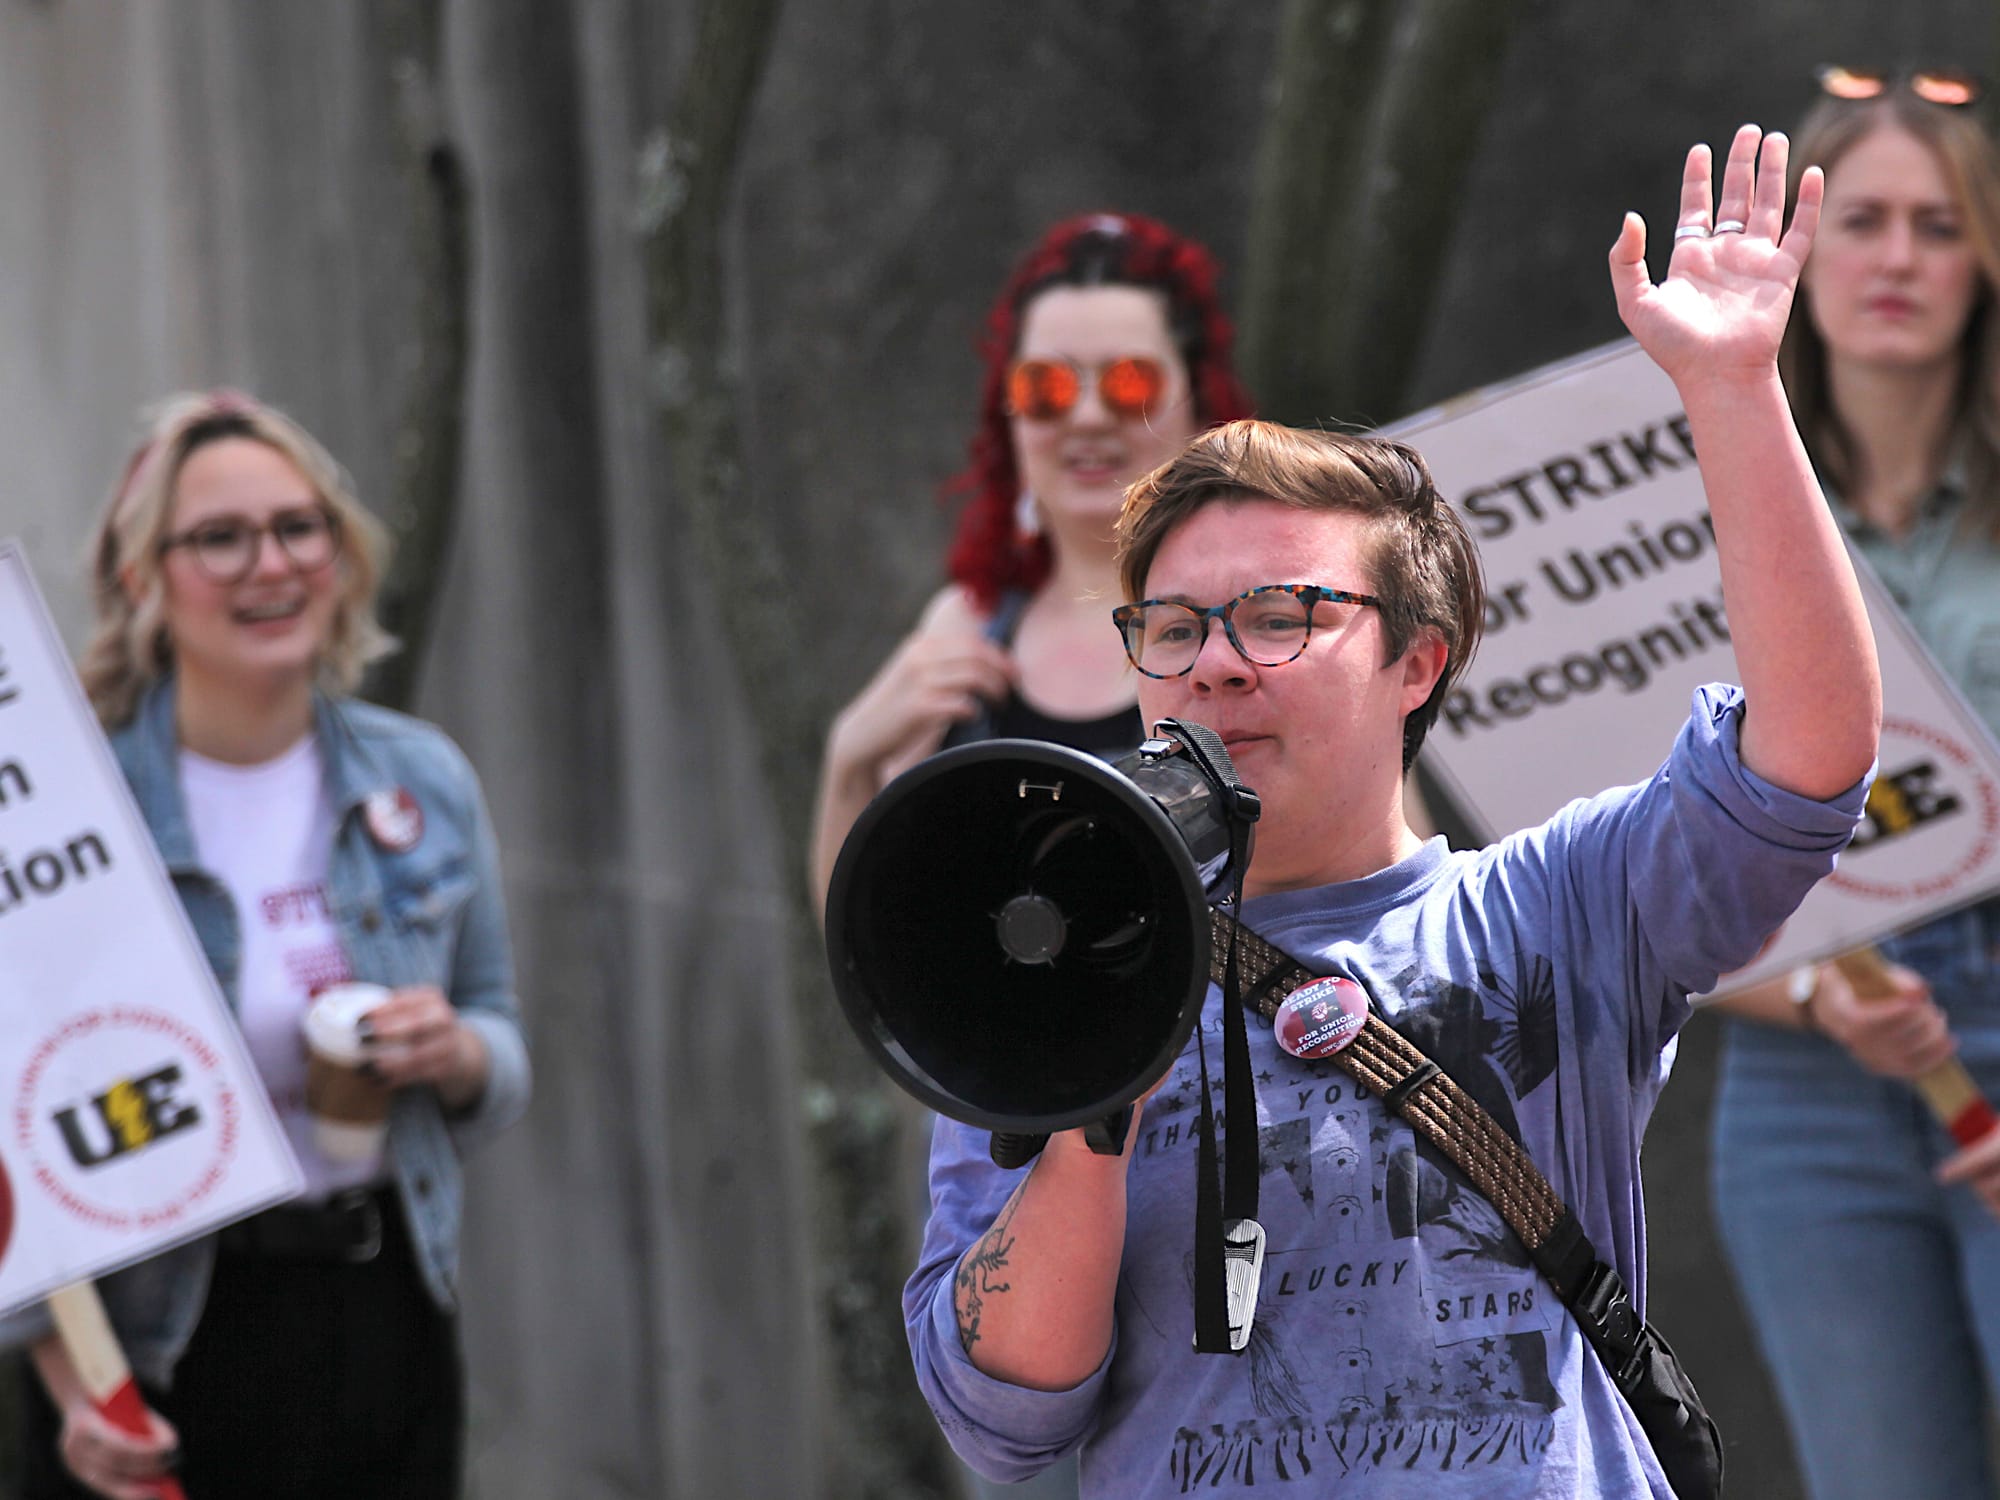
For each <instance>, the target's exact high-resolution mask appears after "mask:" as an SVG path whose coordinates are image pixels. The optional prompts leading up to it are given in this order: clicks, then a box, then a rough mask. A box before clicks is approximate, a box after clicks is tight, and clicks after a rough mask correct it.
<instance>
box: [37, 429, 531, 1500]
mask: <svg viewBox="0 0 2000 1500" xmlns="http://www.w3.org/2000/svg"><path fill="white" fill-rule="evenodd" d="M382 541H383V539H382V535H381V532H380V528H379V527H378V526H377V524H376V523H375V522H374V521H373V520H372V519H371V518H370V517H369V515H368V514H367V512H366V511H364V510H363V509H362V508H361V506H360V505H359V504H358V503H357V502H356V500H355V499H354V497H353V496H352V494H351V493H350V492H349V489H348V485H347V482H346V479H345V477H344V476H343V475H342V473H341V471H340V469H339V468H338V466H337V465H336V464H335V463H334V462H333V460H332V459H331V458H330V457H329V456H328V455H327V453H326V452H325V450H324V449H322V448H321V447H320V445H319V444H318V443H317V442H315V441H314V440H313V439H312V438H311V437H310V436H309V435H308V434H307V433H306V432H304V431H303V430H302V429H301V428H300V427H299V426H298V425H297V424H296V423H294V422H292V421H291V420H290V419H289V418H287V417H285V416H284V415H282V414H281V413H279V412H276V411H273V410H272V409H270V408H269V407H266V406H263V405H261V404H260V403H258V402H256V401H254V400H251V399H250V398H248V397H245V396H242V395H238V394H235V393H231V392H219V393H213V394H209V395H199V396H182V397H177V398H174V399H172V400H169V401H167V402H166V403H165V404H164V405H162V406H161V407H160V408H159V409H158V411H157V412H156V413H155V414H154V415H153V418H152V421H151V424H150V430H149V432H148V434H147V436H146V438H145V440H144V441H143V442H142V443H141V444H140V446H139V448H138V451H137V452H136V453H135V454H134V455H133V457H132V460H131V462H130V463H129V464H128V466H127V468H126V471H125V474H124V477H123V479H122V480H121V482H120V484H119V485H118V487H117V489H116V491H115V492H114V494H113V495H112V497H111V501H110V504H109V506H108V508H107V509H106V511H105V514H104V516H103V519H102V521H101V523H100V525H99V528H98V531H97V537H96V541H95V544H94V551H93V578H92V583H93V586H94V593H95V602H96V611H97V623H96V628H95V631H94V633H93V635H92V637H91V640H90V643H89V647H88V649H87V652H86V655H85V660H84V663H83V667H82V675H83V679H84V684H85V687H86V689H87V690H88V692H89V695H90V698H91V702H92V704H93V706H94V707H95V708H96V710H97V712H98V715H99V717H100V718H101V720H102V721H103V724H104V727H105V728H106V730H107V731H108V732H109V733H110V735H111V742H112V745H113V748H114V749H115V750H116V752H117V755H118V759H119V763H120V765H121V767H122V768H123V770H124V772H125V775H126V779H127V780H128V782H129V783H130V785H131V789H132V792H133V794H134V796H135V798H136V800H137V801H138V804H139V807H140V810H141V812H142V813H143V814H144V816H145V818H146V822H147V825H148V827H149V828H150V830H151V832H152V835H153V838H154V840H155V842H156V843H157V844H158V846H159V849H160V853H161V855H162V857H163V859H164V861H165V863H166V866H167V869H168V871H169V872H170V874H171V875H172V877H173V881H174V885H175V888H176V890H177V891H178V893H179V895H180V897H181V900H182V903H183V904H184V906H185V907H186V909H187V914H188V917H189V920H190V923H191V925H192V927H193V929H194V932H195V934H196V936H197V937H198V938H199V940H200V942H201V945H202V948H203V951H204V952H205V954H206V955H207V958H208V960H209V963H210V965H211V966H212V967H213V968H214V970H215V973H216V977H217V979H218V981H219V982H220V984H221V986H222V989H223V992H224V994H225V995H226V997H227V998H228V1000H229V1002H230V1004H231V1006H232V1008H233V1010H234V1012H235V1015H236V1018H237V1021H238V1023H239V1024H240V1026H241V1028H242V1030H243V1033H244V1036H245V1038H246V1040H247V1041H248V1043H249V1047H250V1051H251V1053H252V1055H253V1056H254V1058H255V1059H256V1062H257V1066H258V1070H259V1072H260V1074H261V1075H262V1078H263V1081H264V1083H265V1085H266V1087H267V1088H268V1090H269V1091H270V1094H271V1097H272V1100H273V1103H274V1104H275V1105H276V1107H277V1111H278V1114H279V1117H280V1119H281V1120H282V1121H283V1122H284V1124H285V1127H286V1129H287V1131H288V1133H289V1134H290V1136H291V1139H292V1143H293V1146H294V1148H295V1150H296V1151H297V1153H298V1156H299V1159H300V1163H301V1165H302V1167H303V1168H304V1171H305V1176H306V1181H307V1191H306V1194H305V1196H304V1197H303V1198H302V1199H301V1200H299V1201H298V1202H295V1203H292V1204H287V1205H285V1206H282V1207H279V1208H275V1209H271V1210H269V1211H267V1212H265V1213H262V1214H259V1215H257V1216H255V1217H253V1218H251V1219H248V1220H245V1221H243V1222H242V1223H240V1224H236V1225H232V1226H230V1227H229V1228H227V1229H224V1230H223V1231H221V1232H220V1233H219V1234H215V1235H211V1236H208V1237H206V1238H203V1239H200V1240H197V1241H195V1242H194V1243H192V1244H188V1245H183V1246H181V1247H179V1248H177V1249H175V1250H172V1251H169V1252H167V1253H165V1254H163V1255H160V1256H157V1257H155V1258H154V1259H152V1260H149V1261H146V1262H143V1263H141V1264H139V1265H137V1266H133V1267H131V1268H130V1269H128V1270H125V1271H122V1272H119V1273H117V1274H115V1275H113V1276H110V1277H108V1278H106V1279H105V1280H104V1281H103V1282H102V1283H101V1284H100V1285H101V1290H102V1292H103V1296H104V1301H105V1303H106V1306H107V1308H108V1309H109V1312H110V1314H111V1318H112V1322H113V1326H114V1328H115V1329H116V1331H117V1333H118V1335H119V1338H120V1340H121V1341H122V1343H123V1344H124V1347H125V1350H126V1353H127V1355H128V1356H129V1357H130V1359H131V1362H132V1365H133V1369H134V1372H135V1373H136V1374H137V1376H138V1378H139V1382H140V1387H141V1390H142V1393H143V1394H144V1396H145V1399H146V1401H147V1404H148V1406H149V1407H150V1409H151V1416H152V1431H151V1432H150V1434H149V1435H147V1436H145V1437H132V1436H129V1435H127V1434H125V1433H123V1432H122V1431H120V1430H119V1429H117V1428H115V1427H113V1426H112V1425H111V1424H110V1423H108V1422H107V1421H105V1420H104V1418H102V1417H101V1416H99V1415H98V1414H97V1413H96V1412H95V1410H94V1409H93V1408H92V1406H91V1403H90V1401H89V1400H88V1398H87V1397H86V1396H85V1395H84V1393H83V1391H82V1389H81V1387H80V1384H79V1382H78V1379H77V1375H76V1372H75V1370H74V1369H73V1368H72V1367H71V1365H70V1362H69V1359H68V1357H67V1355H66V1354H65V1352H64V1350H63V1347H62V1345H61V1343H60V1341H59V1340H58V1339H56V1338H55V1337H54V1336H52V1334H51V1333H50V1329H49V1322H48V1319H47V1317H46V1315H45V1314H44V1312H43V1310H42V1309H41V1308H31V1309H28V1310H27V1311H26V1312H24V1313H22V1314H18V1315H16V1316H14V1317H13V1318H10V1319H9V1320H7V1322H6V1324H5V1325H4V1327H0V1334H4V1335H5V1336H6V1337H8V1338H9V1340H10V1341H12V1342H17V1343H26V1344H28V1345H29V1346H30V1350H31V1354H32V1361H33V1365H34V1368H35V1371H36V1373H37V1375H38V1376H39V1380H38V1381H29V1382H27V1384H28V1386H29V1390H28V1393H27V1394H28V1407H29V1411H28V1413H27V1419H26V1433H25V1442H24V1444H23V1448H24V1452H23V1455H22V1463H23V1466H24V1470H25V1473H24V1478H23V1484H22V1487H21V1489H20V1492H19V1493H20V1494H21V1495H22V1496H23V1497H26V1500H40V1497H55V1496H80V1495H104V1496H112V1497H124V1496H144V1495H150V1494H151V1493H153V1488H152V1484H151V1482H150V1481H151V1480H153V1479H155V1478H157V1477H158V1476H159V1475H160V1474H161V1473H162V1472H164V1471H165V1470H167V1469H168V1468H170V1467H172V1468H177V1469H178V1472H179V1473H180V1475H181V1476H182V1478H183V1479H184V1481H185V1483H186V1487H187V1490H188V1492H189V1493H191V1494H193V1495H196V1496H200V1495H252V1494H255V1495H285V1496H288V1497H312V1496H327V1497H333V1496H340V1497H343V1500H346V1497H352V1496H356V1495H368V1496H371V1497H391V1496H407V1497H412V1500H416V1497H434V1500H448V1497H455V1496H456V1495H457V1494H458V1493H459V1488H460V1479H459V1475H460V1469H461V1456H460V1450H461V1447H462V1438H463V1428H464V1400H463V1393H462V1373H461V1369H460V1362H459V1348H458V1331H457V1319H456V1312H455V1301H454V1296H455V1293H454V1277H455V1273H456V1267H457V1259H458V1232H459V1203H460V1193H461V1182H460V1169H459V1158H460V1154H461V1153H462V1152H463V1151H464V1150H465V1149H466V1148H467V1147H469V1146H471V1145H473V1144H475V1143H477V1142H478V1141H480V1140H482V1139H484V1138H485V1137H487V1136H489V1135H491V1134H492V1133H494V1132H495V1131H497V1130H499V1129H500V1128H501V1127H503V1126H505V1125H507V1124H508V1123H509V1122H511V1121H512V1120H514V1119H515V1118H517V1117H518V1116H519V1115H520V1113H521V1112H522V1110H523V1109H524V1108H525V1107H526V1104H527V1099H528V1091H529V1067H528V1057H527V1051H526V1048H525V1046H524V1044H523V1038H522V1032H521V1026H520V1019H519V1012H518V1009H517V1006H516V1003H515V998H514V993H513V978H512V968H511V960H510V957H509V951H508V941H507V928H506V918H505V913H504V911H503V909H502V902H501V890H500V874H499V868H498V863H497V857H496V853H495V849H494V842H493V834H492V830H491V828H490V826H489V824H488V821H487V816H486V811H485V807H484V805H483V802H482V800H481V796H480V791H479V785H478V782H477V780H476V779H475V777H474V776H473V773H472V770H471V768H470V767H469V766H468V765H467V764H466V761H465V758H464V757H463V756H462V755H461V754H460V753H459V751H458V750H457V748H456V747H455V746H453V745H452V744H451V743H450V742H449V741H448V740H447V739H446V738H445V737H444V736H443V735H442V734H441V733H439V732H438V731H437V730H436V729H435V728H433V727H431V726H430V725H427V724H423V723H420V722H418V721H416V720H414V719H410V718H407V717H405V716H403V715H400V714H396V713H391V712H389V711H387V710H385V709H381V708H376V707H373V706H370V705H368V704H364V703H361V702H359V701H357V700H356V699H354V698H353V697H352V696H351V694H352V693H353V691H354V689H355V687H356V685H357V683H358V681H359V678H360V674H361V671H362V669H363V667H364V666H365V665H366V664H367V662H369V661H370V660H371V659H373V658H375V657H377V656H380V655H381V654H383V652H384V651H385V650H386V649H388V647H389V644H390V643H389V642H388V641H387V639H386V638H385V637H384V635H383V634H382V632H381V630H380V628H379V627H378V626H377V624H376V622H375V617H374V604H375V591H376V585H377V581H378V578H379V576H380V566H381V553H382ZM114 937H115V935H112V934H107V940H110V939H112V938H114ZM349 981H365V982H371V983H373V984H377V985H380V986H382V987H383V991H384V992H385V993H386V998H385V999H384V1000H383V1001H382V1003H380V1004H379V1006H378V1007H377V1008H375V1009H374V1010H372V1011H370V1012H369V1013H368V1015H367V1017H366V1022H365V1028H366V1031H367V1033H368V1039H367V1041H366V1043H365V1055H366V1058H367V1061H366V1062H365V1063H364V1064H363V1072H364V1073H365V1074H367V1075H368V1076H369V1078H370V1080H371V1082H372V1084H373V1086H374V1087H375V1088H377V1089H379V1090H380V1091H381V1092H382V1094H383V1095H385V1096H386V1097H385V1098H384V1099H383V1100H382V1104H383V1105H384V1106H385V1107H386V1108H387V1111H388V1129H387V1133H386V1139H385V1140H384V1141H381V1142H379V1143H374V1144H372V1146H370V1147H368V1148H366V1149H359V1150H336V1149H334V1148H333V1146H331V1145H329V1144H327V1142H326V1138H324V1137H322V1136H320V1135H316V1134H315V1132H314V1131H313V1129H312V1125H311V1121H310V1119H309V1117H308V1116H307V1114H306V1110H305V1099H304V1094H305V1073H306V1059H305V1048H304V1044H303V1032H302V1023H303V1019H304V1016H305V1012H306V1009H307V1006H308V1005H309V1004H310V1002H311V1001H312V999H313V997H314V996H315V995H316V994H318V993H320V992H322V991H324V990H326V989H328V988H330V987H332V986H334V985H338V984H343V983H346V982H349Z"/></svg>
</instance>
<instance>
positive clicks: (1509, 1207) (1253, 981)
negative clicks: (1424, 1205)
mask: <svg viewBox="0 0 2000 1500" xmlns="http://www.w3.org/2000/svg"><path fill="white" fill-rule="evenodd" d="M1209 918H1210V932H1211V941H1210V943H1209V977H1210V978H1211V979H1213V980H1214V981H1215V982H1216V983H1217V984H1221V983H1222V976H1223V967H1224V964H1225V962H1226V959H1227V955H1228V951H1229V930H1230V928H1231V927H1234V928H1235V929H1236V969H1237V977H1238V980H1239V981H1240V983H1241V985H1242V990H1243V1003H1244V1004H1246V1005H1249V1006H1251V1007H1253V1008H1254V1009H1255V1010H1256V1012H1257V1013H1258V1014H1259V1015H1260V1016H1262V1017H1263V1018H1264V1019H1265V1020H1267V1021H1269V1020H1272V1019H1274V1018H1275V1017H1276V1016H1277V1013H1278V1007H1279V1006H1280V1005H1282V1004H1283V1003H1284V1001H1285V998H1286V997H1287V996H1289V995H1290V994H1291V993H1292V991H1293V990H1296V989H1297V988H1298V987H1299V986H1300V985H1303V984H1308V983H1310V982H1311V981H1312V980H1313V979H1314V978H1315V977H1317V976H1315V975H1314V974H1312V973H1311V972H1310V971H1309V970H1307V969H1306V968H1305V966H1304V965H1302V964H1300V963H1299V962H1298V961H1297V960H1295V959H1294V958H1292V957H1291V956H1290V955H1289V954H1287V953H1283V952H1281V951H1280V950H1278V949H1277V948H1274V947H1272V946H1271V945H1270V944H1269V943H1267V942H1265V941H1264V940H1263V939H1262V938H1260V937H1258V936H1257V934H1256V933H1254V932H1252V931H1251V930H1250V929H1249V928H1247V927H1245V926H1243V925H1242V924H1240V923H1238V922H1236V921H1235V920H1234V919H1232V918H1231V917H1230V916H1229V914H1228V913H1227V912H1223V911H1219V910H1216V909H1214V908H1210V911H1209ZM1329 1060H1330V1061H1331V1062H1332V1063H1333V1064H1334V1066H1335V1067H1338V1068H1340V1069H1342V1070H1343V1071H1345V1072H1346V1073H1348V1074H1350V1075H1351V1076H1352V1077H1353V1078H1354V1079H1356V1080H1357V1081H1358V1082H1360V1083H1362V1084H1365V1085H1366V1086H1367V1087H1368V1088H1369V1089H1370V1090H1372V1091H1373V1092H1374V1093H1376V1094H1377V1095H1379V1096H1380V1097H1381V1098H1382V1101H1383V1103H1384V1104H1385V1105H1387V1107H1388V1108H1389V1109H1390V1110H1392V1111H1393V1112H1395V1113H1397V1114H1400V1115H1401V1116H1403V1118H1404V1119H1406V1120H1408V1121H1409V1122H1410V1125H1411V1127H1412V1128H1413V1129H1415V1130H1418V1131H1421V1132H1422V1134H1423V1136H1424V1138H1425V1139H1426V1140H1428V1141H1429V1142H1431V1144H1432V1145H1434V1146H1436V1147H1437V1148H1438V1149H1439V1150H1440V1151H1442V1152H1444V1154H1445V1155H1446V1156H1448V1157H1450V1158H1451V1159H1452V1160H1453V1161H1454V1162H1456V1163H1457V1164H1458V1166H1459V1169H1460V1170H1461V1171H1463V1172H1464V1173H1465V1175H1466V1176H1467V1177H1469V1178H1470V1179H1471V1180H1472V1185H1473V1186H1474V1187H1476V1188H1478V1189H1479V1191H1480V1192H1481V1193H1483V1194H1485V1195H1486V1197H1487V1199H1488V1200H1489V1201H1490V1202H1491V1203H1492V1204H1493V1206H1494V1207H1495V1208H1497V1209H1499V1210H1500V1214H1501V1216H1502V1217H1503V1218H1505V1219H1506V1221H1507V1223H1508V1224H1509V1225H1510V1226H1511V1227H1512V1228H1513V1230H1514V1232H1515V1233H1516V1234H1517V1235H1519V1236H1520V1237H1521V1243H1522V1244H1524V1245H1526V1246H1527V1248H1528V1250H1529V1252H1530V1253H1531V1254H1532V1253H1534V1252H1537V1251H1540V1250H1542V1249H1543V1248H1544V1247H1545V1246H1548V1247H1549V1248H1551V1249H1553V1248H1554V1246H1552V1245H1551V1244H1550V1241H1551V1237H1552V1236H1554V1237H1556V1238H1561V1236H1559V1235H1557V1233H1556V1232H1557V1230H1558V1227H1559V1226H1560V1225H1562V1224H1563V1223H1564V1221H1566V1220H1567V1221H1568V1223H1570V1224H1574V1223H1575V1220H1574V1219H1573V1218H1571V1216H1570V1214H1569V1211H1568V1210H1567V1209H1566V1208H1565V1207H1564V1205H1563V1201H1562V1199H1561V1198H1560V1197H1558V1196H1557V1194H1556V1190H1555V1189H1554V1188H1553V1187H1551V1186H1550V1185H1549V1181H1548V1179H1547V1178H1546V1177H1544V1176H1543V1175H1542V1174H1541V1171H1540V1169H1538V1168H1537V1167H1536V1166H1535V1164H1534V1162H1533V1161H1531V1160H1530V1159H1529V1157H1528V1153H1527V1152H1525V1151H1523V1150H1522V1149H1521V1146H1520V1144H1519V1143H1518V1142H1517V1141H1515V1139H1514V1138H1513V1137H1512V1136H1510V1135H1509V1134H1507V1132H1506V1131H1505V1130H1504V1129H1502V1128H1501V1126H1500V1124H1499V1122H1498V1121H1497V1120H1495V1119H1494V1118H1493V1116H1491V1115H1490V1114H1488V1113H1487V1112H1486V1111H1485V1110H1484V1109H1483V1108H1481V1107H1480V1104H1479V1102H1478V1101H1477V1100H1475V1099H1474V1098H1473V1097H1472V1096H1471V1095H1470V1094H1468V1093H1466V1092H1465V1090H1464V1089H1462V1088H1460V1087H1459V1086H1458V1084H1457V1083H1456V1082H1455V1081H1453V1079H1452V1077H1451V1075H1450V1074H1448V1073H1446V1072H1444V1071H1443V1070H1442V1069H1440V1068H1439V1067H1438V1066H1437V1064H1436V1063H1434V1062H1432V1061H1431V1060H1430V1059H1429V1058H1428V1057H1426V1056H1424V1054H1423V1052H1422V1050H1421V1049H1420V1048H1418V1047H1416V1046H1415V1045H1414V1044H1412V1043H1410V1042H1408V1041H1405V1040H1404V1039H1403V1037H1402V1036H1400V1035H1399V1034H1398V1033H1397V1032H1396V1030H1395V1028H1393V1027H1392V1026H1390V1025H1389V1024H1388V1023H1387V1022H1386V1021H1384V1020H1383V1019H1382V1018H1381V1017H1380V1016H1378V1015H1375V1014H1374V1013H1373V1012H1372V1011H1371V1012H1370V1013H1369V1015H1368V1019H1367V1021H1366V1023H1365V1024H1364V1025H1363V1026H1362V1028H1361V1030H1360V1031H1359V1032H1357V1033H1356V1034H1355V1036H1354V1039H1353V1040H1352V1041H1350V1042H1349V1043H1348V1044H1347V1045H1346V1046H1345V1047H1343V1048H1341V1049H1340V1051H1338V1052H1336V1053H1335V1054H1333V1056H1332V1058H1331V1059H1329ZM1539 1259H1540V1257H1539V1256H1537V1260H1538V1261H1539ZM1558 1289H1559V1290H1560V1288H1558Z"/></svg>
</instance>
